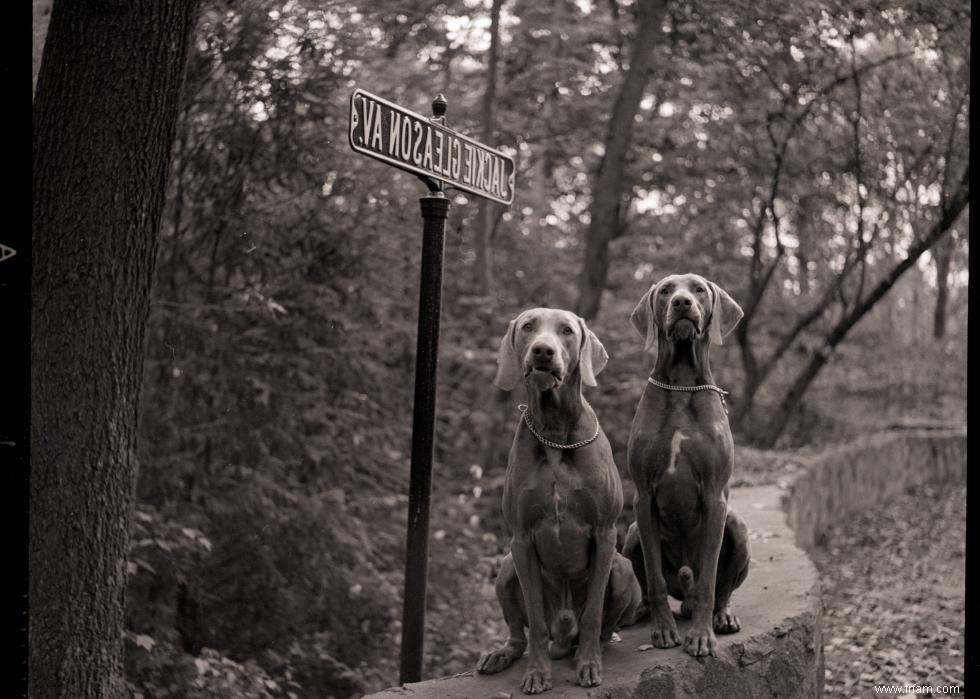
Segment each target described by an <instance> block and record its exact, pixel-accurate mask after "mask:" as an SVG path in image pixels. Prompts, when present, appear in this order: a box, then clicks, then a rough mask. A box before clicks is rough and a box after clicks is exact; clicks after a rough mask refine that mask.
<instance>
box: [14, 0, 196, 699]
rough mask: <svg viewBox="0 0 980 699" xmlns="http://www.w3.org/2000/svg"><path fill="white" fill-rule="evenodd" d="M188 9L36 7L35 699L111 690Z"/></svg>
mask: <svg viewBox="0 0 980 699" xmlns="http://www.w3.org/2000/svg"><path fill="white" fill-rule="evenodd" d="M196 5H197V3H196V0H169V1H167V2H163V1H150V0H130V1H129V2H115V3H107V2H94V1H91V0H76V1H75V2H66V1H64V0H58V2H56V3H55V6H54V9H53V11H52V15H51V22H50V26H49V29H48V37H47V42H46V44H45V49H44V55H43V58H42V62H41V69H40V74H39V76H38V82H37V91H36V94H35V100H34V130H33V150H34V167H33V211H32V224H33V261H34V265H33V276H32V284H31V293H32V296H33V318H32V327H31V348H32V357H31V360H32V363H31V393H32V399H33V400H32V405H31V423H32V431H31V462H32V464H31V482H30V492H31V505H30V508H31V509H30V554H29V555H30V567H31V576H30V635H29V658H28V663H29V668H28V669H29V681H30V695H31V696H32V697H71V698H73V699H74V698H76V697H107V696H120V695H121V694H122V686H123V685H122V678H121V659H122V630H123V621H124V617H123V609H124V591H125V583H126V547H127V543H128V527H129V517H130V510H131V505H132V499H133V490H134V484H135V476H136V462H135V447H136V427H137V412H138V408H139V388H140V382H141V378H142V376H141V374H142V368H143V355H144V330H145V326H146V320H147V315H148V311H149V297H150V286H151V281H152V278H153V268H154V263H155V260H156V253H157V244H158V229H159V224H160V215H161V211H162V208H163V201H164V188H165V185H166V178H167V171H168V162H169V159H170V150H171V145H172V143H173V139H174V131H175V128H174V127H175V122H176V117H177V112H178V103H179V96H180V88H181V83H182V80H183V71H184V64H185V61H186V57H187V51H188V44H189V39H190V36H191V34H192V31H193V28H194V19H195V14H196V12H195V11H196Z"/></svg>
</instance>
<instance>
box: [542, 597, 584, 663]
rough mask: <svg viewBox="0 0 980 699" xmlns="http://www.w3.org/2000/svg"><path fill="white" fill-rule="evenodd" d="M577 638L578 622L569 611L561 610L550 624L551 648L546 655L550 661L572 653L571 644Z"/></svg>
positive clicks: (573, 613)
mask: <svg viewBox="0 0 980 699" xmlns="http://www.w3.org/2000/svg"><path fill="white" fill-rule="evenodd" d="M576 638H578V621H577V620H576V619H575V612H573V611H572V610H571V609H567V608H566V609H562V610H561V611H560V612H558V614H556V615H555V618H554V621H552V622H551V646H550V648H548V655H550V656H551V659H552V660H558V659H560V658H564V657H566V656H567V655H569V654H570V653H571V652H572V644H573V643H574V642H575V639H576Z"/></svg>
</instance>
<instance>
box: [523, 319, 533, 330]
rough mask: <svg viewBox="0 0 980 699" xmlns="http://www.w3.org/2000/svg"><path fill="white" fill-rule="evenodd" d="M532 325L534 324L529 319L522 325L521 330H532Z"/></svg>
mask: <svg viewBox="0 0 980 699" xmlns="http://www.w3.org/2000/svg"><path fill="white" fill-rule="evenodd" d="M532 327H533V326H532V325H531V321H527V322H526V323H524V325H522V326H521V330H530V329H531V328H532Z"/></svg>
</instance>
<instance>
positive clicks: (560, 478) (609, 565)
mask: <svg viewBox="0 0 980 699" xmlns="http://www.w3.org/2000/svg"><path fill="white" fill-rule="evenodd" d="M607 359H608V355H607V354H606V350H605V348H603V346H602V343H601V342H599V339H598V338H597V337H596V336H595V335H594V334H593V333H592V331H591V330H589V329H588V328H587V327H586V325H585V321H583V320H582V319H581V318H579V317H578V316H576V315H575V314H573V313H569V312H568V311H562V310H556V309H549V308H534V309H531V310H527V311H524V312H523V313H521V314H520V315H518V316H517V318H515V319H514V320H512V321H511V322H510V326H509V327H508V329H507V333H506V334H505V335H504V337H503V339H502V340H501V341H500V350H499V352H498V355H497V376H496V378H495V379H494V383H495V384H496V385H497V386H498V387H499V388H501V389H503V390H505V391H509V390H512V389H513V388H514V386H515V385H516V384H517V382H518V381H519V380H520V379H521V378H523V380H524V384H525V386H526V387H527V394H528V399H527V402H528V405H527V406H521V408H522V410H523V411H524V415H523V418H522V419H521V421H520V422H519V423H518V426H517V434H516V435H515V436H514V442H513V445H512V446H511V450H510V456H509V459H508V464H507V473H506V476H505V483H504V493H503V515H504V521H505V522H506V524H507V527H508V529H509V530H510V534H511V537H512V538H511V552H510V554H508V555H507V556H506V557H505V558H504V560H503V564H502V565H501V569H500V573H499V575H498V576H497V582H496V592H497V599H498V600H499V601H500V606H501V608H502V609H503V612H504V619H505V620H506V622H507V626H508V628H509V631H510V637H509V638H508V640H507V641H506V643H505V644H504V645H503V646H502V647H500V648H497V649H495V650H492V651H490V652H489V653H486V654H484V656H483V657H482V658H481V659H480V662H479V665H478V670H479V672H481V673H484V674H491V673H495V672H500V671H501V670H503V669H505V668H507V667H509V666H510V665H511V663H513V662H514V660H516V659H517V658H519V657H521V655H523V654H524V650H525V648H526V647H528V639H527V638H526V637H525V633H524V628H525V627H527V629H528V633H529V635H530V648H529V650H528V664H527V670H526V671H525V673H524V677H523V679H522V680H521V690H522V691H523V692H524V693H525V694H538V693H539V692H543V691H545V690H547V689H550V688H551V658H554V659H557V658H561V657H565V656H567V655H568V654H570V653H571V652H572V648H573V647H575V667H576V675H577V679H578V683H579V684H580V685H581V686H583V687H594V686H596V685H598V684H599V683H600V682H601V681H602V657H601V643H604V642H606V641H608V640H609V638H610V636H611V635H612V632H613V631H614V630H615V629H616V628H617V627H618V626H619V625H620V624H623V625H627V624H629V623H632V620H633V615H634V613H635V610H636V608H637V607H638V605H639V603H640V594H641V593H640V584H639V582H638V581H637V579H636V576H635V574H634V573H633V567H632V564H631V563H630V562H629V561H628V560H627V559H626V558H624V557H623V556H621V555H620V554H619V553H617V552H616V528H615V524H616V519H617V518H618V517H619V514H620V512H621V511H622V508H623V486H622V482H621V481H620V477H619V472H618V471H617V470H616V464H615V463H614V462H613V457H612V450H611V449H610V447H609V441H608V440H607V439H606V435H605V434H604V433H603V431H602V428H601V427H600V426H599V420H598V418H596V415H595V413H594V412H593V410H592V407H591V406H590V405H589V404H588V402H587V401H586V400H585V399H584V398H583V397H582V384H583V383H584V384H585V385H586V386H595V385H596V380H595V377H596V375H597V374H598V373H599V372H600V371H602V368H603V367H604V366H605V364H606V360H607ZM549 640H550V641H551V645H550V648H549Z"/></svg>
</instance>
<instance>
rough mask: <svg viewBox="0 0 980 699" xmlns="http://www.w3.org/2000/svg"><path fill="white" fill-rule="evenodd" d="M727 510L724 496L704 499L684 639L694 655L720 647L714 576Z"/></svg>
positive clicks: (685, 647) (689, 651)
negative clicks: (715, 626) (688, 624)
mask: <svg viewBox="0 0 980 699" xmlns="http://www.w3.org/2000/svg"><path fill="white" fill-rule="evenodd" d="M727 511H728V502H727V501H726V499H725V497H724V496H723V495H722V496H719V497H717V498H712V499H710V500H706V501H705V502H704V520H703V521H704V525H703V526H704V529H703V532H704V533H703V536H704V538H703V539H702V543H701V550H700V552H699V556H698V574H697V579H696V580H695V581H694V593H695V598H694V600H693V604H692V605H691V606H692V618H691V628H690V629H689V630H688V632H687V635H686V636H685V638H684V650H686V651H687V652H688V653H690V654H691V655H694V656H700V655H715V651H716V650H717V649H718V640H717V639H716V638H715V632H714V630H713V629H712V616H713V613H714V606H715V577H716V576H717V574H718V556H719V554H720V553H721V540H722V537H723V536H724V534H725V516H726V514H727Z"/></svg>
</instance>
